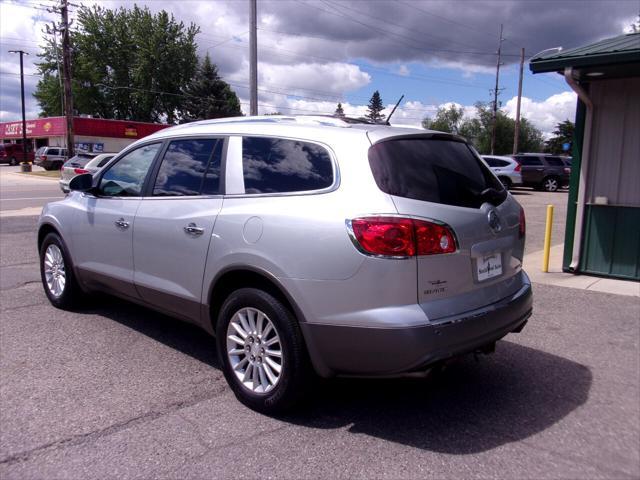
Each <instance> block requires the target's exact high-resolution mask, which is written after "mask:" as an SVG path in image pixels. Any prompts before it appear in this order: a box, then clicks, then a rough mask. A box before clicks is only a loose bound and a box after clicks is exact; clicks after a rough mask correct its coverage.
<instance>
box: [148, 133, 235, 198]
mask: <svg viewBox="0 0 640 480" xmlns="http://www.w3.org/2000/svg"><path fill="white" fill-rule="evenodd" d="M222 145H223V140H222V139H218V138H206V139H185V140H174V141H173V142H171V143H170V144H169V147H168V148H167V151H166V153H165V154H164V157H163V159H162V163H161V164H160V169H159V170H158V175H157V177H156V182H155V185H154V187H153V195H154V196H185V195H216V194H219V193H220V165H221V161H222Z"/></svg>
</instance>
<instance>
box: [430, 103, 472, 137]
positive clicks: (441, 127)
mask: <svg viewBox="0 0 640 480" xmlns="http://www.w3.org/2000/svg"><path fill="white" fill-rule="evenodd" d="M463 115H464V108H462V107H456V106H455V105H453V104H451V105H449V106H448V107H441V108H438V111H437V113H436V118H435V119H431V118H429V117H426V118H425V119H424V120H422V128H425V129H427V130H437V131H439V132H448V133H455V134H457V133H458V131H459V129H460V125H461V124H462V117H463Z"/></svg>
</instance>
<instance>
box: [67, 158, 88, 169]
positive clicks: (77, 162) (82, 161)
mask: <svg viewBox="0 0 640 480" xmlns="http://www.w3.org/2000/svg"><path fill="white" fill-rule="evenodd" d="M91 160H93V155H76V156H75V157H71V158H70V159H69V160H67V161H66V162H65V164H64V166H65V167H67V166H69V167H71V166H73V167H76V168H78V167H84V166H86V165H87V163H89V162H90V161H91Z"/></svg>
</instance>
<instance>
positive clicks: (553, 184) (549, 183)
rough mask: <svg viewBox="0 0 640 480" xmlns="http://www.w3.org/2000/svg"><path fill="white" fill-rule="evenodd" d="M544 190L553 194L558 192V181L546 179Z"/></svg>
mask: <svg viewBox="0 0 640 480" xmlns="http://www.w3.org/2000/svg"><path fill="white" fill-rule="evenodd" d="M544 189H545V190H546V191H547V192H555V191H556V190H558V180H556V179H555V178H547V179H546V180H545V181H544Z"/></svg>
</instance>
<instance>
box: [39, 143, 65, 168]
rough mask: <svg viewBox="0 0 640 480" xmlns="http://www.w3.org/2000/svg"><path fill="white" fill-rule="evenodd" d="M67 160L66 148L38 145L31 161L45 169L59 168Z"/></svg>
mask: <svg viewBox="0 0 640 480" xmlns="http://www.w3.org/2000/svg"><path fill="white" fill-rule="evenodd" d="M66 161H67V149H66V148H63V147H40V148H39V149H38V150H36V156H35V160H34V162H33V163H35V164H36V165H38V166H39V167H42V168H44V169H45V170H59V169H60V168H62V165H63V164H64V162H66Z"/></svg>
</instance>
